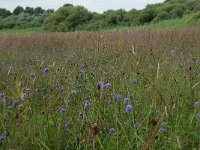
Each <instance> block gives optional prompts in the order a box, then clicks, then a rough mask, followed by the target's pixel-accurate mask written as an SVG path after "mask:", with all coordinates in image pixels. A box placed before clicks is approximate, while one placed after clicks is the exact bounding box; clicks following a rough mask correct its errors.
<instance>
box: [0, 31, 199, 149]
mask: <svg viewBox="0 0 200 150" xmlns="http://www.w3.org/2000/svg"><path fill="white" fill-rule="evenodd" d="M199 41H200V30H198V29H179V30H178V29H173V30H167V29H166V30H142V31H130V32H128V31H125V32H71V33H70V32H69V33H37V34H21V35H20V34H18V35H8V34H2V35H0V60H1V61H0V149H30V150H31V149H32V150H37V149H44V150H45V149H47V150H54V149H63V150H64V149H78V150H83V149H86V150H90V149H93V150H95V149H100V150H115V149H116V150H126V149H133V150H134V149H137V150H155V149H159V150H168V149H170V150H171V149H172V150H173V149H193V150H198V149H199V148H200V130H199V128H200V92H199V91H200V74H199V72H200V42H199Z"/></svg>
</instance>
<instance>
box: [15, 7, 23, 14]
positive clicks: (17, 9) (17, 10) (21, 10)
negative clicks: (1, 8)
mask: <svg viewBox="0 0 200 150" xmlns="http://www.w3.org/2000/svg"><path fill="white" fill-rule="evenodd" d="M23 12H24V8H23V7H21V6H17V7H16V8H15V9H14V10H13V14H14V15H19V14H21V13H23Z"/></svg>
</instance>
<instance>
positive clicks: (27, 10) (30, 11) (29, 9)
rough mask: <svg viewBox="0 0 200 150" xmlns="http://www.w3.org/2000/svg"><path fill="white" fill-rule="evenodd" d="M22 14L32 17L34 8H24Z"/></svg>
mask: <svg viewBox="0 0 200 150" xmlns="http://www.w3.org/2000/svg"><path fill="white" fill-rule="evenodd" d="M24 12H25V13H28V14H29V15H33V14H34V8H33V7H26V8H25V10H24Z"/></svg>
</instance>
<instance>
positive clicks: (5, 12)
mask: <svg viewBox="0 0 200 150" xmlns="http://www.w3.org/2000/svg"><path fill="white" fill-rule="evenodd" d="M10 15H12V13H11V12H10V11H9V10H7V9H5V8H0V18H1V17H2V18H6V17H8V16H10Z"/></svg>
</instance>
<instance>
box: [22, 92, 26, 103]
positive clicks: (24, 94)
mask: <svg viewBox="0 0 200 150" xmlns="http://www.w3.org/2000/svg"><path fill="white" fill-rule="evenodd" d="M21 99H22V100H23V101H24V100H25V99H26V93H22V95H21Z"/></svg>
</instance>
